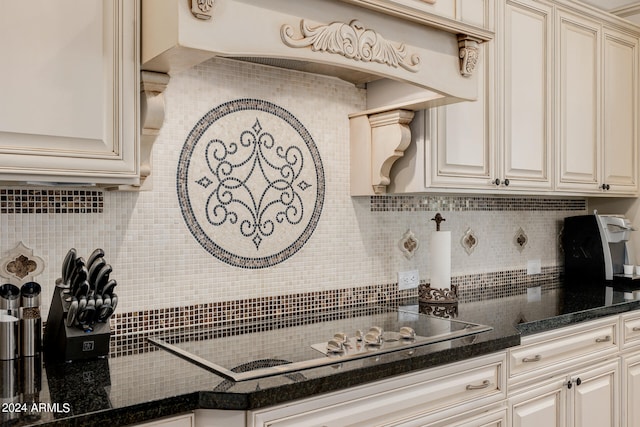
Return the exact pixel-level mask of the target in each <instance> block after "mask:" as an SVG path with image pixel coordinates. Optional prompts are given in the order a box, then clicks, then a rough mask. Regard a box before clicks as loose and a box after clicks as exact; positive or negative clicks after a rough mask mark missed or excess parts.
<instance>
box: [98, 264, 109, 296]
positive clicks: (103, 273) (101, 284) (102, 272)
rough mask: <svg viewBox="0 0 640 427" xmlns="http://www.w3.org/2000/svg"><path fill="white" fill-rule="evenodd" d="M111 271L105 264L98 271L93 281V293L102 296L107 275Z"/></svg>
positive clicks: (107, 278) (107, 280)
mask: <svg viewBox="0 0 640 427" xmlns="http://www.w3.org/2000/svg"><path fill="white" fill-rule="evenodd" d="M112 271H113V269H112V268H111V265H110V264H105V265H104V266H103V267H102V268H101V269H100V271H99V272H98V276H97V277H96V281H95V291H96V292H97V293H99V294H104V287H105V285H106V284H107V282H109V275H110V274H111V272H112Z"/></svg>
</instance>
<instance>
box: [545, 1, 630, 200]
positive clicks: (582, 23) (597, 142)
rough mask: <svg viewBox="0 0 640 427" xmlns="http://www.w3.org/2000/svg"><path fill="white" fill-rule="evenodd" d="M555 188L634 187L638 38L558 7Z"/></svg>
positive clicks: (624, 191) (610, 189)
mask: <svg viewBox="0 0 640 427" xmlns="http://www.w3.org/2000/svg"><path fill="white" fill-rule="evenodd" d="M557 33H558V37H557V44H556V52H557V55H556V64H557V67H558V68H557V75H558V84H557V87H558V89H557V97H556V99H557V106H556V108H557V111H558V112H559V113H558V117H557V119H558V126H557V140H558V147H559V149H558V154H557V161H558V163H557V164H558V181H557V184H556V185H557V188H558V189H563V190H572V191H579V192H588V193H595V194H597V193H607V194H611V193H613V194H615V193H619V194H630V195H633V194H635V193H636V192H637V190H638V184H637V179H638V177H637V175H638V166H637V165H638V158H637V157H638V149H637V121H638V118H637V115H638V95H637V92H638V83H637V80H638V37H637V35H636V36H631V35H629V34H625V33H622V32H620V31H616V30H613V29H609V28H607V27H603V26H602V24H601V23H600V22H598V21H596V20H593V19H588V18H585V17H583V16H580V15H577V14H574V13H571V12H568V11H564V10H560V11H558V16H557Z"/></svg>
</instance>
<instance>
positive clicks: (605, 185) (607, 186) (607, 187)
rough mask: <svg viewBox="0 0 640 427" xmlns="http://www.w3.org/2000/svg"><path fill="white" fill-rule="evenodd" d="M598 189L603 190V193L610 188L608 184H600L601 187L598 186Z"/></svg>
mask: <svg viewBox="0 0 640 427" xmlns="http://www.w3.org/2000/svg"><path fill="white" fill-rule="evenodd" d="M600 188H602V189H603V190H605V191H606V190H609V189H610V188H611V186H610V185H609V184H602V185H601V186H600Z"/></svg>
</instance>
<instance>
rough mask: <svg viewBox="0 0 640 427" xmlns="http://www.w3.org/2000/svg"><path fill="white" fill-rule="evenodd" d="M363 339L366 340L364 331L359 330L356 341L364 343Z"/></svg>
mask: <svg viewBox="0 0 640 427" xmlns="http://www.w3.org/2000/svg"><path fill="white" fill-rule="evenodd" d="M363 338H364V332H362V330H360V329H358V330H357V331H356V340H357V341H362V339H363Z"/></svg>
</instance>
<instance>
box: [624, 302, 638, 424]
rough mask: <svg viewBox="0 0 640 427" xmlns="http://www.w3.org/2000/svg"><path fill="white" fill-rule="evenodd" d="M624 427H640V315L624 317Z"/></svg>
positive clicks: (634, 314)
mask: <svg viewBox="0 0 640 427" xmlns="http://www.w3.org/2000/svg"><path fill="white" fill-rule="evenodd" d="M621 329H622V424H621V425H622V427H640V407H638V402H639V401H640V313H638V312H630V313H627V314H625V315H623V316H622V327H621Z"/></svg>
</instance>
